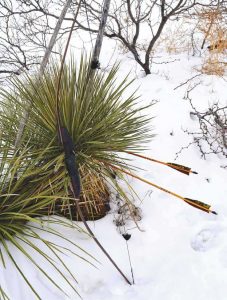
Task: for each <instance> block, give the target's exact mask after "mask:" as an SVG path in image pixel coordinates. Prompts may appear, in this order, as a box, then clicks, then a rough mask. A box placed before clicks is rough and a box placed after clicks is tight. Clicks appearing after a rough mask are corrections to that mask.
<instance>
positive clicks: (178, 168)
mask: <svg viewBox="0 0 227 300" xmlns="http://www.w3.org/2000/svg"><path fill="white" fill-rule="evenodd" d="M167 166H168V167H170V168H172V169H175V170H176V171H179V172H181V173H183V174H186V175H189V174H190V173H193V174H198V173H197V172H195V171H192V170H191V168H189V167H185V166H182V165H179V164H175V163H167Z"/></svg>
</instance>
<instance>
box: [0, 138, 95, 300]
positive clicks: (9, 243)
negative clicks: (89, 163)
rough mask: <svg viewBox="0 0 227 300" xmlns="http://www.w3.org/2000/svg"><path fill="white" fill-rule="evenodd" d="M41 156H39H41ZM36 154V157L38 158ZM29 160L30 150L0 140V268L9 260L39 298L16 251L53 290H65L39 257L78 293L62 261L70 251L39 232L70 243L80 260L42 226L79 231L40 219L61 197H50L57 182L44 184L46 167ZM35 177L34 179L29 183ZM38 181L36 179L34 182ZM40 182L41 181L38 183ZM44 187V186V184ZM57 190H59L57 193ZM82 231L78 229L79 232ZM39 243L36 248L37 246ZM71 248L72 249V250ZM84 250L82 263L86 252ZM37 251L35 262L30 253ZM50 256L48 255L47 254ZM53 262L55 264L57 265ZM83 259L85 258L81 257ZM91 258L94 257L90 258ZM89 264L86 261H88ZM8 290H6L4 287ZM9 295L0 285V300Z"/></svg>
mask: <svg viewBox="0 0 227 300" xmlns="http://www.w3.org/2000/svg"><path fill="white" fill-rule="evenodd" d="M40 154H41V156H42V153H40ZM40 154H39V155H40ZM39 155H37V156H36V157H33V158H32V159H31V156H30V149H29V148H27V147H26V146H24V147H23V150H22V149H21V151H20V153H19V154H18V153H15V151H14V149H12V148H11V147H10V145H9V144H8V143H6V141H3V140H1V141H0V172H1V177H0V190H1V194H0V265H1V269H2V268H7V262H8V261H9V260H10V261H11V263H12V264H13V266H14V267H15V270H17V271H18V272H19V273H20V275H21V276H22V277H23V279H24V280H25V281H26V283H27V284H28V286H29V287H30V288H31V290H32V291H33V293H34V294H35V296H36V299H41V296H40V295H39V293H38V292H37V291H36V290H35V288H34V287H33V283H32V282H31V280H30V279H29V277H28V276H27V275H26V272H25V270H23V268H22V267H21V266H20V264H18V262H17V259H16V257H15V253H16V252H15V248H16V250H17V251H18V252H21V253H22V254H23V255H24V256H25V257H26V258H27V259H28V260H29V261H30V262H31V264H32V265H33V266H34V267H35V268H36V269H37V270H38V271H39V272H40V273H41V274H42V275H43V276H44V277H45V279H46V280H48V281H49V282H50V283H52V284H53V285H54V286H55V287H56V288H58V289H59V290H61V291H62V292H63V293H64V294H66V293H65V291H64V289H63V287H62V285H61V284H59V283H58V282H56V281H54V280H53V279H52V278H51V276H50V275H49V274H48V273H47V270H46V269H45V268H44V267H42V266H40V262H39V258H38V257H42V259H45V261H46V263H45V264H46V265H48V266H49V267H52V269H54V271H55V273H56V274H58V275H60V276H61V277H62V280H63V281H64V282H65V284H67V285H69V286H70V287H71V288H72V289H73V290H74V291H75V293H76V294H77V291H76V288H75V284H76V283H77V281H76V279H75V277H74V275H73V273H72V272H71V271H70V269H69V268H68V267H67V265H66V264H65V263H64V261H63V259H62V258H61V255H62V253H64V252H65V253H66V252H67V251H69V250H68V249H67V247H65V248H64V247H62V246H60V245H58V244H57V243H55V242H53V241H51V240H47V239H45V238H43V237H42V232H48V233H49V234H50V236H56V237H58V238H60V239H62V240H64V242H65V244H66V243H68V244H71V247H70V253H72V254H74V255H77V256H78V257H80V258H81V253H79V254H77V253H76V252H75V250H74V249H76V248H78V247H79V246H78V245H76V244H74V243H73V242H71V241H69V240H68V239H67V238H65V237H64V236H63V235H62V234H61V233H59V232H58V231H56V230H54V229H51V227H46V226H45V223H46V222H47V221H48V223H51V224H54V223H57V224H61V225H62V226H67V227H69V226H70V227H74V228H77V229H80V228H79V227H78V226H77V225H76V224H75V225H72V224H69V223H67V222H65V221H64V220H61V219H54V218H52V219H46V220H45V219H40V217H42V216H43V215H47V213H48V211H47V207H48V206H50V205H51V204H53V203H54V202H55V201H56V199H58V198H60V197H61V193H58V194H55V195H53V190H55V191H56V189H57V185H58V184H59V183H58V181H55V182H54V181H52V184H51V185H50V184H48V183H46V184H45V183H44V180H42V179H41V178H42V176H43V174H44V173H45V164H43V165H42V166H41V167H40V168H39V169H38V168H37V167H36V166H37V164H39V159H40V156H39ZM31 178H34V179H36V180H34V181H33V180H31ZM37 179H38V180H37ZM40 179H41V181H39V180H40ZM43 184H45V186H44V185H43ZM59 191H60V190H59ZM80 230H81V229H80ZM37 242H39V245H38V244H37ZM40 242H41V243H42V244H43V246H45V249H46V251H43V250H41V247H40ZM73 248H74V249H73ZM81 250H82V251H83V254H84V257H85V260H86V257H87V256H88V253H87V252H86V251H84V250H83V249H81V248H80V251H81ZM34 251H35V252H36V253H37V255H36V259H35V258H34V256H33V255H31V252H34ZM50 254H51V255H50ZM56 259H57V261H58V262H56ZM83 259H84V258H83ZM92 259H93V258H92ZM87 261H88V260H87ZM6 288H7V287H6ZM10 292H11V291H9V293H8V291H7V292H5V291H4V286H2V284H1V283H0V299H13V298H10Z"/></svg>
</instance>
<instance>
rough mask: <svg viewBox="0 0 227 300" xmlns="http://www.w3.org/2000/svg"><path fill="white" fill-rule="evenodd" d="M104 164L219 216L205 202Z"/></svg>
mask: <svg viewBox="0 0 227 300" xmlns="http://www.w3.org/2000/svg"><path fill="white" fill-rule="evenodd" d="M103 163H104V164H106V165H109V166H110V167H111V168H113V169H114V170H117V171H120V172H122V173H125V174H127V175H129V176H131V177H133V178H136V179H138V180H140V181H142V182H144V183H147V184H149V185H151V186H153V187H155V188H157V189H159V190H161V191H163V192H166V193H168V194H170V195H172V196H175V197H176V198H178V199H181V200H183V201H184V202H186V203H188V204H189V205H191V206H193V207H195V208H198V209H200V210H202V211H205V212H207V213H212V214H214V215H217V213H216V212H215V211H213V210H211V209H210V207H211V206H210V205H208V204H206V203H203V202H201V201H199V200H193V199H190V198H184V197H182V196H180V195H178V194H176V193H174V192H171V191H169V190H167V189H165V188H163V187H161V186H159V185H157V184H155V183H153V182H150V181H148V180H146V179H144V178H142V177H139V176H137V175H135V174H133V173H131V172H128V171H126V170H123V169H121V168H119V167H116V166H113V165H112V164H109V163H106V162H103Z"/></svg>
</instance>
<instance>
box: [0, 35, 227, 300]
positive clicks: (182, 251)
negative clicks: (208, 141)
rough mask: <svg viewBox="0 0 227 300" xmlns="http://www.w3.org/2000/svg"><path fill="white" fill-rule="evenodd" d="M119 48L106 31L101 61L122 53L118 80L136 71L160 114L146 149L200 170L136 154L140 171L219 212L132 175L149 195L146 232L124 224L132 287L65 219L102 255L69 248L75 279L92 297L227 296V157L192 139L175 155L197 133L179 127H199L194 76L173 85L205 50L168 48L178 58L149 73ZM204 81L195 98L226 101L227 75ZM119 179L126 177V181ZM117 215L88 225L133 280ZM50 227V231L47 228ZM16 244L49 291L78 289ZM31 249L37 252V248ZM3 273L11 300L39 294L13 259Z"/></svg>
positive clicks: (56, 299)
mask: <svg viewBox="0 0 227 300" xmlns="http://www.w3.org/2000/svg"><path fill="white" fill-rule="evenodd" d="M114 47H115V44H114V42H112V41H109V40H105V43H104V48H103V50H102V61H101V63H102V65H103V66H104V67H105V66H106V65H107V64H109V65H112V64H113V62H114V61H115V59H116V58H117V59H118V60H121V66H120V71H119V80H120V79H121V78H123V77H124V76H125V74H127V73H128V72H129V71H131V76H136V80H135V82H134V83H133V86H132V88H131V89H132V90H134V89H135V88H136V87H138V86H139V94H140V95H141V98H140V101H141V103H143V104H145V103H150V102H151V101H152V100H156V101H157V103H156V104H155V105H154V106H152V107H151V108H150V111H149V112H148V113H149V114H150V115H151V116H154V119H153V120H152V122H151V126H152V128H154V129H153V132H154V133H155V134H156V136H155V137H154V139H153V140H152V142H151V143H150V144H149V147H148V150H147V151H146V152H145V154H146V155H148V156H150V157H153V158H156V159H159V160H163V161H168V162H176V163H180V164H181V163H182V164H184V165H186V166H189V167H191V168H192V170H195V171H197V172H198V173H199V174H198V175H193V174H191V175H190V176H186V175H184V174H181V173H179V172H176V171H175V170H173V169H170V168H167V167H165V166H162V165H159V164H155V163H152V162H149V161H146V160H142V159H140V158H136V159H134V164H135V165H137V166H138V167H140V168H141V169H140V170H139V171H137V172H136V174H138V175H139V176H141V177H143V178H145V179H147V180H150V181H152V182H153V183H155V184H158V185H161V186H162V187H164V188H166V189H169V190H170V191H173V192H175V193H177V194H180V195H182V196H184V197H189V198H192V199H199V200H201V201H204V202H205V203H209V204H211V205H212V209H213V210H215V211H217V212H218V215H217V216H215V215H212V214H206V213H205V212H202V211H199V210H196V209H195V208H193V207H191V206H189V205H187V204H186V203H184V202H183V201H179V200H178V199H177V198H175V197H173V196H171V195H169V194H166V193H164V192H161V191H159V190H157V189H155V188H153V187H151V186H148V185H146V184H145V183H142V182H139V181H138V180H136V179H132V178H129V177H128V180H129V182H130V184H131V185H132V186H133V188H134V189H135V190H136V191H137V193H138V194H139V196H140V199H142V203H141V204H140V203H139V202H138V203H137V204H138V205H139V206H140V208H141V211H142V220H141V221H140V222H139V226H140V228H142V229H143V231H142V232H141V231H139V230H138V229H137V228H135V225H134V224H133V223H132V222H128V223H127V224H126V231H128V232H129V233H130V234H131V235H132V236H131V239H130V240H129V241H128V246H129V250H130V253H131V259H132V265H133V270H134V276H135V284H134V285H132V286H129V285H128V284H127V283H126V282H125V281H124V280H123V279H122V277H121V276H120V275H119V274H118V273H117V271H116V270H115V269H114V268H113V266H112V265H111V264H110V263H109V262H108V261H107V259H106V258H105V257H104V255H103V254H102V253H101V252H100V250H99V249H98V248H97V246H96V245H95V244H94V242H93V240H92V239H91V238H89V237H88V236H86V235H85V234H84V233H80V232H78V231H76V230H73V229H71V228H65V229H62V228H60V227H59V230H61V231H62V232H63V234H64V236H65V237H67V238H69V239H70V240H72V241H74V242H76V243H78V244H79V245H80V246H81V247H83V248H84V249H85V250H86V251H88V252H89V253H91V254H92V255H94V257H95V258H97V259H98V260H99V261H100V262H101V264H99V263H95V265H96V266H97V269H96V268H94V267H92V266H90V265H89V264H87V263H85V262H81V260H80V259H77V258H76V257H75V256H73V255H71V254H70V253H68V254H67V256H62V257H63V258H64V260H65V263H67V265H68V266H69V267H70V270H71V271H72V272H73V274H75V276H76V278H77V279H78V282H79V284H78V286H76V288H77V290H78V292H79V293H80V295H81V297H82V298H83V299H85V300H107V299H108V300H149V299H152V300H182V299H183V300H192V299H195V300H214V299H215V300H225V299H226V295H227V218H226V215H227V201H226V195H227V185H226V182H227V169H223V168H221V167H220V166H221V165H226V164H227V163H226V159H224V158H223V157H220V156H219V157H218V156H215V155H210V156H207V158H206V160H204V159H203V158H201V154H200V152H199V149H198V148H196V146H191V147H189V148H188V149H185V150H184V151H183V152H182V153H181V154H180V155H179V157H178V159H177V160H176V161H175V160H174V159H175V157H176V152H178V151H179V150H180V148H181V147H184V146H187V145H188V143H189V142H190V141H191V137H190V136H188V135H187V134H186V133H184V132H183V130H182V129H189V130H194V129H196V128H198V122H197V121H196V119H194V120H192V118H191V117H190V111H191V107H190V104H189V103H188V101H187V100H185V99H184V95H185V91H186V89H187V87H188V86H189V84H186V85H183V86H182V87H180V88H177V89H174V88H176V87H177V86H179V85H180V84H181V83H182V82H184V81H186V80H188V79H189V78H191V77H193V76H194V75H195V74H196V71H195V69H194V67H195V66H197V65H199V64H200V63H201V58H198V57H189V56H188V55H187V54H178V55H172V56H169V55H167V54H164V53H163V54H162V58H161V61H163V62H165V61H170V60H175V61H174V62H172V63H168V64H164V63H163V64H154V65H153V68H152V74H151V75H148V76H146V77H144V76H143V74H142V72H141V70H140V69H139V67H138V65H136V64H135V62H134V61H133V59H132V57H131V56H130V55H129V54H124V55H122V54H120V53H119V51H118V50H116V49H115V53H114V55H112V50H111V49H114ZM106 71H108V68H106ZM197 80H200V85H199V86H197V87H196V88H195V89H194V90H193V91H192V93H191V97H192V99H193V104H195V105H196V107H197V108H198V109H204V108H206V107H208V106H209V105H210V104H211V103H213V102H214V101H217V100H219V101H220V103H223V104H226V103H227V98H226V95H227V94H226V82H225V81H224V80H223V79H222V78H218V77H216V76H207V75H202V76H201V77H200V78H195V79H194V81H197ZM207 179H209V182H208V180H207ZM119 183H122V185H124V183H123V182H121V181H120V180H119ZM113 219H114V206H113V209H112V210H111V211H110V213H109V214H108V215H107V216H106V217H105V218H103V219H101V220H99V221H96V222H95V223H93V222H89V225H90V226H91V228H92V229H93V230H94V232H95V234H96V236H97V237H98V239H99V240H100V242H101V243H102V244H103V245H104V247H105V248H106V249H107V250H108V252H109V253H110V254H111V256H112V257H113V258H114V260H115V261H116V262H117V264H118V265H119V266H120V268H121V269H122V270H123V271H124V272H125V273H126V274H127V276H128V278H130V280H131V277H130V276H131V274H130V267H129V262H128V256H127V248H126V242H125V240H124V239H123V237H122V236H121V234H119V232H118V230H117V228H116V226H115V225H114V223H113ZM81 226H82V225H81ZM55 228H56V227H55ZM43 236H45V237H46V238H47V237H48V238H50V239H51V237H50V236H49V235H48V234H43ZM54 241H56V238H54ZM58 243H60V244H62V245H66V244H67V247H69V244H68V243H66V242H63V241H61V240H60V239H59V240H58ZM40 247H41V245H40ZM15 253H16V255H17V260H18V263H19V264H20V265H21V266H23V268H24V270H25V271H26V272H27V273H28V274H29V278H30V279H31V280H32V282H33V283H34V286H35V288H36V289H37V290H38V291H39V293H40V295H41V297H42V299H46V300H60V299H61V300H63V299H71V300H74V299H77V298H78V296H77V295H76V294H75V292H73V291H72V289H71V288H69V287H68V286H65V285H64V284H63V283H61V277H60V276H59V275H58V274H57V273H56V271H55V270H51V269H49V272H50V274H51V276H53V278H54V280H56V281H58V282H59V284H63V288H64V289H65V290H66V292H67V293H68V295H69V297H66V296H64V295H63V294H62V293H60V292H59V291H58V290H57V289H56V288H53V286H52V285H51V284H50V283H48V282H47V280H46V279H45V278H44V277H43V276H42V275H41V274H40V272H38V271H37V270H35V269H34V268H33V266H31V263H29V262H28V260H26V259H25V258H24V256H23V255H22V254H20V253H18V252H16V251H15ZM80 254H81V253H80ZM33 255H34V257H36V258H37V254H35V253H33ZM38 261H39V263H40V265H43V264H45V262H43V261H42V259H41V258H38ZM93 262H94V261H93ZM59 268H60V266H59ZM67 276H68V275H67ZM0 279H1V283H2V284H3V286H4V287H5V289H6V292H7V293H8V294H9V295H10V297H11V299H13V300H31V299H35V298H34V295H33V294H32V292H31V291H30V290H29V289H28V287H27V286H26V284H25V283H24V282H23V280H22V278H21V277H20V275H18V274H17V273H16V272H15V270H14V268H13V266H12V265H10V263H7V269H6V270H4V271H2V272H1V273H0ZM78 299H79V298H78Z"/></svg>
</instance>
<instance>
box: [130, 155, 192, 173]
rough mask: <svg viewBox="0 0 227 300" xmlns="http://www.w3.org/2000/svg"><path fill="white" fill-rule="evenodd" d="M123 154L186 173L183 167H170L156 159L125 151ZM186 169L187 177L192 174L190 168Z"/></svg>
mask: <svg viewBox="0 0 227 300" xmlns="http://www.w3.org/2000/svg"><path fill="white" fill-rule="evenodd" d="M125 153H128V154H131V155H134V156H137V157H140V158H143V159H146V160H149V161H153V162H156V163H159V164H162V165H164V166H167V167H170V168H173V169H175V170H177V171H180V172H183V171H184V173H185V174H187V173H186V172H185V167H184V166H180V165H177V164H172V165H171V163H166V162H163V161H160V160H157V159H154V158H151V157H148V156H144V155H141V154H137V153H134V152H129V151H126V152H125ZM187 169H188V170H187V172H188V174H187V175H189V173H192V171H191V169H190V168H187Z"/></svg>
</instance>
